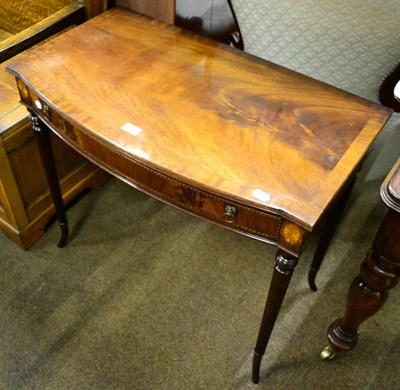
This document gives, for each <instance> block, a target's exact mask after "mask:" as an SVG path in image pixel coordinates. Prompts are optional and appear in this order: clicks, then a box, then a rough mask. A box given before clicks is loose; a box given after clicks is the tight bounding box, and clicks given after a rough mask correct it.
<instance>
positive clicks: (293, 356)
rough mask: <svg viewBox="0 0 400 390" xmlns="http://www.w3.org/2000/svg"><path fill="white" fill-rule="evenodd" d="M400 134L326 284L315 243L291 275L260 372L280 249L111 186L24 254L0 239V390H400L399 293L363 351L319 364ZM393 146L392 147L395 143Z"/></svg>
mask: <svg viewBox="0 0 400 390" xmlns="http://www.w3.org/2000/svg"><path fill="white" fill-rule="evenodd" d="M399 138H400V137H399V136H398V135H396V136H395V135H385V136H384V137H383V138H382V140H385V141H387V142H385V144H384V147H382V141H381V143H380V144H379V141H378V148H377V150H375V152H374V153H373V154H372V155H371V156H370V159H369V160H368V162H367V164H366V167H365V168H364V171H363V172H362V173H361V175H360V178H359V181H358V183H357V185H356V188H355V190H354V192H353V194H352V197H351V199H350V204H349V206H348V208H347V210H346V213H345V216H344V218H343V220H342V223H341V225H340V226H339V229H338V231H337V234H336V235H335V238H334V240H333V242H332V244H331V247H330V249H329V252H328V254H327V257H326V259H325V262H324V264H323V267H322V269H321V271H320V273H319V275H318V279H317V283H318V286H319V291H318V292H317V293H312V292H311V291H310V290H309V289H308V286H307V280H306V279H307V272H308V267H309V264H310V261H311V257H312V250H313V249H314V244H315V242H311V243H310V245H309V246H308V248H307V250H306V252H305V253H304V255H303V257H302V258H301V259H300V263H299V265H298V267H297V269H296V271H295V273H294V276H293V279H292V282H291V284H290V286H289V290H288V293H287V296H286V299H285V301H284V303H283V307H282V310H281V313H280V316H279V318H278V321H277V323H276V326H275V329H274V332H273V334H272V337H271V340H270V344H269V346H268V349H267V354H266V356H265V357H264V361H263V365H262V373H261V374H262V376H261V383H260V384H259V385H257V386H256V385H253V384H252V383H251V381H250V368H251V354H252V349H253V347H254V343H255V339H256V336H257V331H258V326H259V322H260V319H261V314H262V310H263V307H264V303H265V297H266V293H267V288H268V285H269V280H270V277H271V274H272V269H273V264H274V255H275V250H274V249H273V248H271V247H269V246H267V245H265V244H263V243H261V242H257V241H255V240H251V239H249V238H246V237H243V236H240V235H237V234H235V233H231V232H228V231H225V230H222V229H220V228H217V227H213V226H211V225H209V224H206V223H204V222H201V221H198V220H195V219H194V218H192V217H189V216H187V215H185V214H183V213H181V212H178V211H176V210H174V209H172V208H171V207H168V206H164V205H162V204H161V203H159V202H157V201H155V200H153V199H151V198H149V197H147V196H145V195H143V194H140V193H139V192H137V191H136V190H134V189H132V188H130V187H128V186H127V185H126V184H124V183H122V182H120V181H117V180H116V179H111V180H110V181H108V182H107V183H106V184H105V185H104V186H102V187H101V188H100V189H99V190H97V191H94V192H91V193H89V194H87V195H86V196H84V197H83V198H82V199H80V200H79V202H77V203H76V204H75V205H74V206H73V207H71V209H70V210H69V211H68V217H69V221H70V231H71V237H70V241H69V243H68V245H67V246H66V247H65V248H63V249H59V248H57V246H56V243H57V240H58V235H59V231H58V227H57V225H56V224H53V225H51V226H50V228H49V229H48V231H47V233H46V235H45V237H44V238H43V239H41V240H40V241H39V242H38V243H37V244H36V245H34V246H33V247H32V248H31V249H30V250H28V251H23V250H22V249H20V248H19V247H17V246H16V245H15V244H14V243H13V242H11V241H10V240H9V239H8V238H6V237H5V235H4V234H0V266H1V273H0V294H1V297H0V310H1V314H0V389H4V390H6V389H7V390H8V389H12V390H14V389H54V390H59V389H144V390H147V389H179V390H181V389H184V390H186V389H256V388H257V389H379V390H382V389H395V388H400V375H399V374H398V371H397V370H398V361H399V357H400V355H399V350H400V349H399V348H400V332H399V321H398V320H399V309H398V308H399V307H400V294H399V289H397V290H396V289H394V290H393V291H392V293H391V296H390V297H389V300H388V302H387V304H386V306H385V307H384V308H383V309H382V310H381V312H379V313H378V314H377V315H376V316H375V317H373V318H371V319H370V320H369V321H367V322H366V323H365V324H363V326H362V328H361V331H362V333H361V337H360V340H359V345H358V346H357V348H356V349H355V350H354V351H352V352H350V353H348V354H347V355H343V356H341V357H339V358H337V359H336V360H333V361H330V362H329V363H326V362H322V361H321V360H320V358H319V353H320V351H321V350H322V348H323V347H324V346H325V345H326V336H325V332H326V328H327V326H328V325H329V324H330V323H331V322H332V321H333V320H334V319H335V318H337V317H339V316H340V315H341V314H342V312H343V310H344V304H345V299H346V292H347V288H348V286H349V284H350V282H351V280H352V279H353V277H354V276H355V275H356V274H357V273H358V267H359V264H360V262H361V260H362V259H363V257H364V255H365V253H366V251H367V249H368V248H369V247H370V245H371V243H372V240H373V237H374V235H375V232H376V231H377V229H378V227H379V224H380V222H381V220H382V217H383V216H384V215H385V212H386V209H385V207H384V206H383V204H382V203H381V202H380V200H379V187H380V184H381V182H382V180H383V178H384V176H385V175H386V173H387V172H388V170H389V168H390V166H391V165H392V164H393V163H394V161H395V160H396V158H397V155H398V150H400V148H399V141H398V140H399ZM394 140H396V141H397V144H396V142H394Z"/></svg>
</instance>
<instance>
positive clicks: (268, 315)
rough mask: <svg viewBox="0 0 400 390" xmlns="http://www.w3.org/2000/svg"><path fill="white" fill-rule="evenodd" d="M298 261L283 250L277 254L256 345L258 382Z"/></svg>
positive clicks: (254, 356)
mask: <svg viewBox="0 0 400 390" xmlns="http://www.w3.org/2000/svg"><path fill="white" fill-rule="evenodd" d="M297 262H298V259H297V258H295V257H293V256H290V255H288V254H286V253H284V252H282V251H278V253H277V255H276V260H275V268H274V273H273V275H272V280H271V285H270V288H269V292H268V297H267V302H266V304H265V309H264V314H263V318H262V320H261V325H260V330H259V333H258V338H257V342H256V346H255V348H254V355H253V371H252V380H253V382H254V383H258V382H259V380H260V366H261V360H262V357H263V355H264V353H265V350H266V347H267V344H268V341H269V338H270V336H271V333H272V329H273V327H274V325H275V321H276V319H277V317H278V314H279V310H280V308H281V305H282V302H283V299H284V297H285V294H286V291H287V288H288V286H289V282H290V279H291V277H292V274H293V270H294V268H295V267H296V265H297Z"/></svg>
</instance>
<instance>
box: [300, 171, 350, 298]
mask: <svg viewBox="0 0 400 390" xmlns="http://www.w3.org/2000/svg"><path fill="white" fill-rule="evenodd" d="M355 182H356V176H354V177H353V178H352V179H351V180H350V181H349V183H348V184H347V186H346V188H345V189H344V191H343V192H342V194H341V195H340V198H339V200H338V201H337V203H336V205H334V207H332V209H331V211H330V212H329V214H328V215H327V217H326V221H325V225H324V226H323V229H322V233H321V237H320V240H319V242H318V245H317V248H316V250H315V254H314V257H313V260H312V263H311V266H310V270H309V271H308V285H309V286H310V289H311V290H312V291H317V290H318V288H317V285H316V284H315V278H316V276H317V273H318V271H319V269H320V267H321V264H322V261H323V260H324V257H325V254H326V252H327V250H328V247H329V244H330V243H331V241H332V238H333V235H334V233H335V230H336V228H337V226H338V224H339V221H340V217H341V216H342V214H343V210H344V209H345V207H346V204H347V201H348V200H349V198H350V194H351V191H352V190H353V187H354V184H355Z"/></svg>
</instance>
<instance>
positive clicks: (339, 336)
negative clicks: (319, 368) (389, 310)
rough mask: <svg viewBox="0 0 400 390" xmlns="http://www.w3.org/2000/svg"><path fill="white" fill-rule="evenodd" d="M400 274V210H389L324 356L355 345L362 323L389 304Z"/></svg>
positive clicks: (330, 330)
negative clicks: (392, 289)
mask: <svg viewBox="0 0 400 390" xmlns="http://www.w3.org/2000/svg"><path fill="white" fill-rule="evenodd" d="M399 277H400V214H399V213H397V212H395V211H393V210H389V213H388V214H387V216H386V218H385V220H384V222H383V224H382V226H381V228H380V230H379V232H378V234H377V236H376V238H375V241H374V245H373V248H372V249H370V250H369V251H368V254H367V258H366V259H365V260H364V262H363V263H362V264H361V268H360V274H359V275H358V276H357V277H356V278H355V279H354V280H353V282H352V284H351V286H350V289H349V292H348V297H347V306H346V310H345V314H344V316H343V318H341V319H338V320H336V321H335V322H333V323H332V324H331V325H330V326H329V328H328V332H327V333H328V341H329V346H328V347H327V348H326V349H325V350H324V351H323V352H322V354H321V356H322V358H330V357H331V356H332V355H333V354H334V353H337V352H346V351H349V350H351V349H353V348H354V347H355V346H356V344H357V340H358V336H359V326H360V324H361V323H362V322H364V321H365V320H366V319H368V318H369V317H371V316H373V315H374V314H375V313H376V312H377V311H379V309H380V308H381V307H382V306H383V305H384V304H385V301H386V299H387V296H388V292H389V290H390V289H391V288H393V287H394V286H395V285H396V284H397V282H398V280H399Z"/></svg>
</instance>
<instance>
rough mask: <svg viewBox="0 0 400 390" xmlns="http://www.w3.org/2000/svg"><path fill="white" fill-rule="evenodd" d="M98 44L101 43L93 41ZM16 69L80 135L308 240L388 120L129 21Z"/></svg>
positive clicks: (367, 107)
mask: <svg viewBox="0 0 400 390" xmlns="http://www.w3.org/2000/svg"><path fill="white" fill-rule="evenodd" d="M95 33H96V39H89V38H88V37H90V36H91V35H93V34H95ZM139 35H140V36H141V39H140V40H136V39H133V38H131V37H136V36H139ZM155 37H156V38H155ZM60 46H62V47H63V50H62V52H61V51H60V50H58V47H60ZM113 53H114V55H113ZM120 53H121V54H120ZM122 53H123V54H122ZM47 58H49V59H51V60H46V59H47ZM9 69H10V71H12V72H13V73H14V74H16V75H17V76H18V77H20V78H21V79H23V80H27V81H28V84H29V85H30V86H33V87H34V89H35V91H36V92H37V93H38V94H39V95H40V96H45V97H46V100H47V101H48V103H49V105H50V106H51V107H54V108H55V109H56V110H57V111H59V112H62V113H64V115H65V116H67V117H68V118H69V119H70V120H71V121H72V122H73V123H75V124H77V125H78V126H81V125H84V127H85V130H86V131H89V132H90V134H93V135H94V136H95V137H98V138H100V139H103V140H104V141H105V142H107V143H109V144H112V145H113V146H114V147H115V148H116V149H118V150H120V151H123V153H125V154H126V153H128V154H129V155H131V156H133V157H134V158H135V159H137V160H138V161H140V162H141V163H143V164H145V165H151V166H152V167H154V168H155V169H158V170H160V171H161V172H165V173H166V174H167V175H169V176H172V177H174V178H176V179H178V180H182V181H184V182H189V183H195V184H196V185H197V186H201V187H203V188H204V189H205V190H209V191H211V192H216V193H218V194H222V195H226V196H228V197H230V198H233V199H236V200H238V201H241V202H244V203H248V204H252V205H254V206H255V207H257V208H259V209H260V210H268V211H273V212H275V213H277V214H283V215H285V216H287V217H288V218H290V219H293V220H294V221H296V222H298V223H299V224H301V225H302V226H304V228H306V229H308V230H311V229H312V228H313V226H314V225H315V224H316V222H317V221H318V219H319V218H320V216H321V215H322V214H323V212H324V211H325V209H326V208H327V207H328V205H329V203H330V202H331V201H332V199H334V197H335V195H336V193H337V192H338V190H339V189H340V188H341V187H342V186H343V185H344V183H345V182H346V180H347V179H348V177H349V176H350V175H351V174H352V171H353V169H354V167H355V165H356V164H357V163H358V162H359V161H360V160H361V158H362V156H363V155H364V153H365V152H366V150H367V149H368V148H369V147H370V144H371V142H372V141H373V139H374V138H375V136H376V135H377V134H378V132H379V130H380V129H381V127H382V125H383V123H384V122H385V121H386V119H387V117H388V115H389V111H388V110H387V109H385V108H383V107H381V106H378V105H376V104H373V103H370V102H368V101H365V100H362V99H359V98H357V97H353V96H350V95H348V94H346V93H345V92H342V91H339V90H336V89H334V88H332V87H329V86H326V85H324V84H322V83H319V82H317V81H314V80H311V79H309V78H306V77H303V76H300V75H295V74H294V73H292V72H288V71H286V70H285V69H283V68H280V67H278V66H274V65H272V64H268V63H267V62H265V61H262V60H259V61H258V60H254V59H253V58H251V57H250V56H247V55H246V54H244V53H241V52H238V51H234V50H232V49H230V48H228V47H224V46H220V45H219V44H217V43H215V42H212V41H209V40H206V39H203V38H200V37H197V36H193V35H190V34H188V33H184V32H183V31H181V30H179V29H177V28H175V27H172V26H170V27H168V26H166V25H163V24H160V23H158V22H156V21H153V22H151V23H149V21H148V19H147V18H145V17H141V16H136V15H134V14H132V13H130V12H128V11H125V10H122V9H113V10H111V12H107V13H106V14H103V15H101V16H100V17H98V18H95V19H93V20H91V21H90V22H88V23H85V24H84V25H82V26H79V27H78V28H76V29H74V30H73V31H71V32H68V33H67V34H65V35H63V36H62V37H60V38H57V39H56V40H54V41H53V42H49V43H48V44H46V45H45V46H44V47H43V48H39V49H37V50H35V51H32V52H31V53H28V54H27V55H26V56H25V57H24V58H23V60H17V61H16V62H14V63H13V64H12V65H11V66H10V67H9ZM105 69H107V72H106V73H105ZM105 74H106V75H107V76H106V77H105ZM178 79H179V80H180V81H179V83H177V81H176V80H178ZM62 80H70V81H71V82H68V83H67V82H65V83H62V82H61V81H62ZM53 85H57V86H58V87H57V88H53ZM110 101H112V102H113V103H112V105H111V104H110V103H109V102H110ZM166 107H168V109H167V110H166V109H165V108H166ZM98 112H101V113H103V115H98V114H97V113H98ZM126 123H131V124H133V125H134V126H137V127H139V128H141V129H143V131H142V132H141V133H140V135H139V136H132V135H131V134H129V133H127V132H126V131H123V130H121V127H122V126H123V125H124V124H126ZM271 151H273V154H271ZM260 195H261V196H260ZM260 197H261V198H262V200H260Z"/></svg>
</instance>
